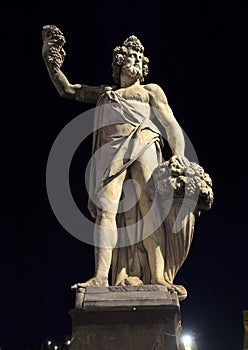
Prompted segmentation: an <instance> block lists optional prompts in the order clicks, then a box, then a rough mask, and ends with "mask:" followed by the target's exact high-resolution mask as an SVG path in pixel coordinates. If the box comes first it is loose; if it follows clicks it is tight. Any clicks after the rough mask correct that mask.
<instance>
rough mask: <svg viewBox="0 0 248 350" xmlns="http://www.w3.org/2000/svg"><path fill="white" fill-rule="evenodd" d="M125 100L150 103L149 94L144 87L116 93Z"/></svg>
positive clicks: (120, 90)
mask: <svg viewBox="0 0 248 350" xmlns="http://www.w3.org/2000/svg"><path fill="white" fill-rule="evenodd" d="M116 92H117V93H118V95H119V96H121V97H122V98H124V99H125V100H130V101H137V102H143V103H149V94H148V91H146V90H145V89H144V88H142V87H132V88H125V89H119V90H117V91H116Z"/></svg>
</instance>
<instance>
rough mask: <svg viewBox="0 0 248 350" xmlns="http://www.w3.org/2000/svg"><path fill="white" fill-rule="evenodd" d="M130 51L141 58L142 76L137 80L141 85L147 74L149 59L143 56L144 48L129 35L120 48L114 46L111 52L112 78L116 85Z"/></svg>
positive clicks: (135, 38)
mask: <svg viewBox="0 0 248 350" xmlns="http://www.w3.org/2000/svg"><path fill="white" fill-rule="evenodd" d="M130 51H131V52H136V53H137V54H138V55H139V56H140V55H141V56H142V74H141V77H140V78H139V80H140V82H141V83H142V82H143V81H144V77H145V76H146V75H147V74H148V63H149V59H148V58H147V57H145V56H144V46H143V45H142V44H141V42H140V40H139V39H138V38H137V37H136V36H135V35H131V36H129V37H128V38H127V39H126V40H125V41H124V42H123V44H122V46H116V48H115V49H114V50H113V61H112V68H113V78H114V81H115V83H117V84H119V83H120V73H121V70H122V66H123V64H125V63H126V58H127V56H128V54H129V52H130Z"/></svg>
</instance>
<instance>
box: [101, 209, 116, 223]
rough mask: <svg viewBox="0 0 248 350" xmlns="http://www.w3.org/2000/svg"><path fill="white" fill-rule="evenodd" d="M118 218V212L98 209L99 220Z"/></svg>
mask: <svg viewBox="0 0 248 350" xmlns="http://www.w3.org/2000/svg"><path fill="white" fill-rule="evenodd" d="M115 218H116V212H108V211H105V210H98V211H97V219H98V221H101V220H115Z"/></svg>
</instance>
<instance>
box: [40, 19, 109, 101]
mask: <svg viewBox="0 0 248 350" xmlns="http://www.w3.org/2000/svg"><path fill="white" fill-rule="evenodd" d="M42 38H43V47H42V57H43V60H44V62H45V65H46V68H47V70H48V73H49V76H50V78H51V81H52V82H53V84H54V86H55V88H56V89H57V91H58V93H59V94H60V96H62V97H66V98H70V99H74V100H77V101H80V102H86V103H93V104H96V103H97V100H98V98H99V96H100V95H101V94H102V93H103V92H104V87H103V86H88V85H82V84H71V83H70V82H69V81H68V79H67V78H66V76H65V75H64V73H63V72H62V71H61V69H60V68H61V66H62V64H63V62H64V58H65V55H66V54H65V51H64V49H63V45H64V44H65V38H64V36H63V33H62V32H61V31H60V30H59V29H58V28H57V27H56V26H54V25H46V26H44V27H43V29H42Z"/></svg>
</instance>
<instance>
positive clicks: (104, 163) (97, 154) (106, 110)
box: [88, 89, 162, 217]
mask: <svg viewBox="0 0 248 350" xmlns="http://www.w3.org/2000/svg"><path fill="white" fill-rule="evenodd" d="M153 118H155V116H154V114H153V112H152V109H151V106H150V105H149V104H148V103H143V102H138V101H127V100H125V99H124V98H122V97H121V96H119V95H118V93H117V92H115V91H113V90H112V89H108V90H107V89H106V91H105V92H104V93H103V94H102V95H101V96H100V98H99V100H98V103H97V106H96V108H95V114H94V133H93V147H92V158H91V165H90V183H89V201H88V209H89V211H90V213H91V215H92V216H93V217H96V207H97V203H98V195H99V193H100V191H101V189H102V188H103V186H105V185H106V184H107V183H109V182H110V181H111V180H112V179H114V178H115V177H117V176H118V175H119V174H120V173H121V172H122V171H124V170H125V169H127V168H128V167H129V166H130V165H131V164H132V163H133V162H134V161H135V160H136V159H138V157H139V156H140V155H141V154H142V153H143V152H144V151H145V150H146V149H147V148H148V147H149V146H150V145H152V144H153V143H155V142H156V143H157V144H160V145H162V136H161V133H160V131H159V129H158V128H157V126H156V125H155V124H154V123H153V121H152V119H153ZM159 148H160V147H159ZM160 152H161V150H160Z"/></svg>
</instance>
